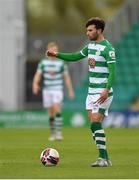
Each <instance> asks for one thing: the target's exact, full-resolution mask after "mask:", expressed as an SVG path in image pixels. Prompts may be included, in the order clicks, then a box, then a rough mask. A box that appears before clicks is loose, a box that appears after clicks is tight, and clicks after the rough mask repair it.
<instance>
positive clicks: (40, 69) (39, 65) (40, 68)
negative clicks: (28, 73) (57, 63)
mask: <svg viewBox="0 0 139 180" xmlns="http://www.w3.org/2000/svg"><path fill="white" fill-rule="evenodd" d="M37 71H38V72H41V73H42V72H43V62H42V61H40V62H39V64H38V67H37Z"/></svg>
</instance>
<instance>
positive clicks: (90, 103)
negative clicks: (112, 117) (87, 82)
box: [86, 94, 113, 116]
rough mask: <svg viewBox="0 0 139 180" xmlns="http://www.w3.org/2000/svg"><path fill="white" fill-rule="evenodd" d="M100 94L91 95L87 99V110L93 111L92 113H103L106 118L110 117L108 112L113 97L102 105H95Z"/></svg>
mask: <svg viewBox="0 0 139 180" xmlns="http://www.w3.org/2000/svg"><path fill="white" fill-rule="evenodd" d="M99 97H100V94H96V95H89V94H88V96H87V98H86V110H92V113H102V114H104V115H105V116H108V110H109V107H110V105H111V102H112V99H113V96H109V97H108V98H107V99H106V100H105V101H104V102H103V103H102V104H98V103H95V104H94V102H96V101H97V100H98V98H99Z"/></svg>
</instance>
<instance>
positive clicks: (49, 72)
mask: <svg viewBox="0 0 139 180" xmlns="http://www.w3.org/2000/svg"><path fill="white" fill-rule="evenodd" d="M47 50H52V51H58V46H57V44H56V43H54V42H50V43H48V46H47ZM45 55H46V54H45ZM42 76H43V89H42V97H43V107H44V108H47V110H48V115H49V124H50V131H51V132H50V133H51V135H50V137H49V140H50V141H53V140H55V139H56V140H62V139H63V136H62V131H61V128H62V116H61V105H62V104H61V103H62V101H63V80H64V81H65V84H66V86H67V89H68V94H69V98H71V99H73V98H74V92H73V87H72V83H71V79H70V76H69V73H68V70H67V66H66V65H65V64H64V63H63V61H60V60H59V59H56V58H55V57H51V56H50V57H47V55H46V58H44V59H42V60H41V61H40V62H39V64H38V68H37V71H36V73H35V75H34V79H33V87H32V88H33V93H34V94H35V95H37V94H38V92H39V90H40V85H39V83H40V80H41V78H42Z"/></svg>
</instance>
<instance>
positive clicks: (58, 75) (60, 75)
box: [44, 73, 63, 79]
mask: <svg viewBox="0 0 139 180" xmlns="http://www.w3.org/2000/svg"><path fill="white" fill-rule="evenodd" d="M62 76H63V75H62V74H56V75H54V76H52V75H50V74H48V73H44V77H45V78H49V79H56V78H62Z"/></svg>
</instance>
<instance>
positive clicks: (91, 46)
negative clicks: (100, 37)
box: [88, 43, 106, 51]
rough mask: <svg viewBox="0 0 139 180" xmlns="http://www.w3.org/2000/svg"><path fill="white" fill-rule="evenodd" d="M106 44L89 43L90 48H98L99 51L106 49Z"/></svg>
mask: <svg viewBox="0 0 139 180" xmlns="http://www.w3.org/2000/svg"><path fill="white" fill-rule="evenodd" d="M105 47H106V46H103V45H101V44H91V43H90V44H89V45H88V49H95V50H98V51H104V49H105Z"/></svg>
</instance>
